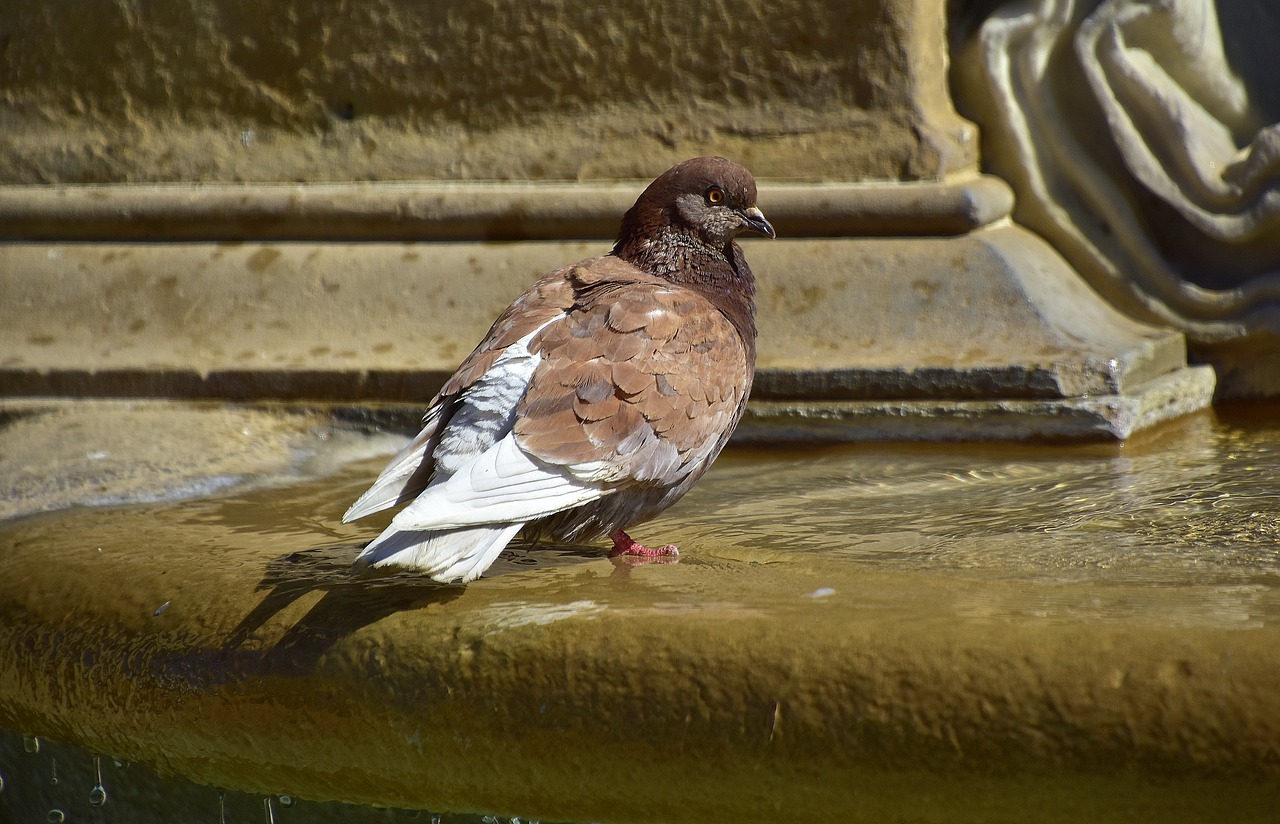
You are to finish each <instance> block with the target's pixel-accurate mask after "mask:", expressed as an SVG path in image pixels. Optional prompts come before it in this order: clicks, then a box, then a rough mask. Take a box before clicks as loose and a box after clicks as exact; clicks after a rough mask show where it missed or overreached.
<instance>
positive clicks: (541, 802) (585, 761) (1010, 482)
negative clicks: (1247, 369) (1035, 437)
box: [0, 402, 1280, 824]
mask: <svg viewBox="0 0 1280 824" xmlns="http://www.w3.org/2000/svg"><path fill="white" fill-rule="evenodd" d="M78 403H79V402H74V403H72V404H70V405H71V406H72V409H71V410H70V412H71V413H73V414H74V413H75V411H76V406H77V405H78ZM98 411H101V410H98ZM117 413H118V414H120V416H121V417H120V418H119V419H118V420H120V421H121V423H122V424H124V423H126V422H127V421H126V418H127V417H128V414H127V413H126V411H125V410H120V409H117ZM129 414H133V415H135V416H136V417H134V418H133V424H134V425H135V426H136V427H137V429H138V430H139V431H146V430H147V429H149V428H151V427H156V428H158V429H161V430H168V429H172V428H174V427H173V426H171V425H170V424H181V425H184V426H188V427H191V428H193V429H199V428H200V427H202V426H209V429H208V430H207V431H205V432H203V433H200V432H193V437H192V438H191V439H190V440H189V441H187V442H185V444H184V443H183V442H176V443H174V444H173V447H172V448H173V450H174V451H175V452H176V453H177V454H175V455H174V456H173V460H174V462H176V463H190V464H198V463H200V462H201V461H202V460H203V457H202V456H201V455H200V454H199V452H200V451H201V450H202V449H204V448H205V447H204V445H205V444H207V443H208V442H209V441H210V440H216V439H218V438H220V437H223V436H222V435H221V434H220V433H221V432H222V425H223V424H222V421H223V418H220V417H216V416H214V417H207V418H203V419H197V418H193V417H192V416H190V415H189V414H188V411H187V410H186V409H185V408H182V407H179V408H177V409H166V407H165V405H163V404H159V405H151V406H150V407H148V408H140V407H138V408H134V409H133V410H131V411H130V412H129ZM169 414H173V418H172V419H171V421H170V424H166V423H165V417H166V416H167V415H169ZM225 414H226V416H227V417H228V418H234V417H235V416H236V415H238V414H240V412H238V411H237V410H226V411H225ZM255 414H257V413H255ZM280 423H281V426H282V427H283V428H289V427H290V426H291V424H290V423H289V421H288V419H286V420H284V421H281V422H280ZM1270 438H1271V439H1270V440H1269V441H1263V442H1258V441H1256V440H1254V441H1252V442H1251V441H1250V435H1249V433H1248V432H1247V430H1241V429H1235V430H1233V431H1223V427H1222V426H1221V425H1219V424H1217V423H1215V422H1214V421H1213V419H1212V417H1211V416H1209V415H1201V416H1195V417H1194V418H1192V419H1191V420H1188V421H1186V422H1184V423H1182V424H1175V425H1174V426H1172V427H1170V428H1168V429H1166V430H1164V431H1163V432H1160V433H1155V434H1153V435H1152V437H1151V438H1149V439H1146V440H1145V441H1144V440H1143V439H1137V440H1136V441H1135V442H1133V443H1130V444H1127V445H1125V446H1124V447H1123V449H1121V448H1119V447H1115V446H1108V447H1099V446H1075V447H1044V446H1042V447H1039V448H1035V449H1028V448H1023V447H1017V446H1012V447H1010V446H999V445H980V446H968V447H962V446H950V447H944V448H939V447H931V448H928V449H927V450H926V449H925V448H921V447H911V448H908V447H897V448H888V447H877V446H874V445H862V446H858V447H856V448H854V449H849V450H837V449H811V450H805V451H802V452H800V453H799V454H797V452H796V451H795V450H787V451H785V452H776V453H772V454H771V453H769V452H767V451H756V450H731V451H730V452H729V453H727V454H726V455H725V456H724V458H723V459H722V460H721V461H720V462H718V463H717V465H716V467H715V468H713V470H712V471H711V472H710V473H709V474H708V475H707V477H706V478H704V480H703V482H702V483H701V484H700V485H699V486H698V487H697V488H696V489H695V490H694V491H693V492H692V493H690V496H689V497H687V498H686V499H685V500H684V501H682V502H681V504H680V505H679V506H678V507H676V508H675V509H673V510H671V511H670V513H669V514H668V515H664V516H663V519H662V520H661V521H660V522H654V523H653V524H650V525H648V526H647V527H646V528H645V531H652V533H654V534H660V535H665V536H666V537H668V538H670V539H672V540H676V541H678V542H679V543H680V544H681V545H682V547H684V549H685V553H684V554H683V555H682V556H681V559H680V562H679V563H677V564H667V565H661V564H655V565H645V566H639V567H631V566H627V565H617V566H615V565H614V564H612V563H611V562H610V561H609V560H608V559H606V558H605V557H604V556H603V548H602V547H561V548H540V549H536V550H525V549H520V550H516V551H512V552H510V553H508V554H507V556H506V557H505V558H504V559H503V560H502V561H500V562H499V564H498V565H496V566H495V568H494V569H493V570H492V574H491V575H490V576H489V577H487V578H485V579H482V580H480V581H478V582H476V583H474V584H472V585H470V586H467V587H457V586H439V585H435V584H433V583H430V582H427V581H424V580H423V579H421V578H420V577H416V576H413V575H409V574H397V575H389V576H367V575H359V574H354V573H353V572H352V570H351V569H350V561H351V559H352V558H353V557H354V555H355V553H356V552H357V550H358V544H359V542H360V541H362V540H365V539H367V538H368V537H369V535H370V534H371V532H372V530H371V529H370V528H368V527H364V526H356V525H342V524H340V523H339V521H338V519H339V517H340V514H341V511H342V510H343V509H344V506H345V502H346V501H349V500H350V499H351V498H352V497H354V495H356V494H358V493H359V491H360V490H362V489H363V488H364V487H365V486H366V485H367V483H368V481H369V478H370V477H371V475H372V474H373V473H376V472H377V471H378V469H379V468H380V467H381V465H382V461H381V460H369V461H364V462H360V463H357V464H353V465H348V466H346V467H344V468H342V469H341V470H340V471H339V472H337V473H335V474H329V475H326V476H325V477H323V478H321V479H319V480H305V479H300V480H298V481H297V482H295V483H294V484H291V485H289V486H285V487H276V488H274V489H272V488H267V489H263V488H257V489H253V490H243V489H242V490H238V491H234V490H233V491H223V492H222V493H220V494H218V495H214V496H209V497H203V498H201V499H199V500H195V501H182V502H177V503H173V502H169V503H166V502H163V501H161V502H143V503H138V504H136V505H134V506H122V507H108V508H88V507H82V508H73V509H68V510H64V511H62V512H55V513H46V514H43V515H39V516H35V517H29V518H25V519H21V520H16V521H4V522H0V727H4V728H6V729H9V730H14V731H18V732H25V733H28V734H36V735H41V736H45V737H48V738H51V739H53V740H57V741H64V742H69V743H73V744H76V745H78V746H80V747H83V748H84V749H85V750H87V751H88V752H91V753H103V754H109V755H114V756H117V757H120V758H125V759H129V760H135V761H141V762H143V763H145V764H147V765H149V766H151V767H153V768H154V769H156V770H158V771H159V772H160V773H162V774H164V775H182V776H185V777H186V778H188V779H191V780H195V781H197V782H200V783H202V784H206V785H208V786H210V787H219V786H222V787H228V788H233V789H238V790H242V791H246V792H253V793H262V794H277V793H289V794H290V795H294V796H300V797H303V798H308V799H315V800H327V799H342V800H346V801H350V802H363V803H370V804H377V805H380V806H384V807H385V806H397V807H405V808H413V809H428V810H436V811H460V810H471V811H483V812H490V813H495V814H503V815H519V816H522V817H533V818H541V819H542V820H557V821H620V822H626V821H631V822H650V821H652V822H666V821H672V820H696V821H755V820H760V821H777V820H781V819H785V820H788V821H815V822H816V821H832V820H842V821H855V822H859V821H866V822H882V821H886V820H907V821H910V820H923V821H945V822H957V821H958V822H966V824H968V823H971V822H972V823H976V822H1001V821H1004V822H1007V821H1009V820H1011V819H1018V820H1023V819H1030V820H1035V821H1049V822H1080V821H1139V820H1169V821H1173V820H1177V821H1193V822H1199V821H1204V822H1213V824H1217V822H1221V821H1232V822H1253V821H1259V822H1262V821H1270V820H1271V819H1272V818H1274V813H1275V805H1276V803H1277V800H1278V793H1280V783H1278V782H1277V777H1278V775H1280V765H1278V764H1277V762H1276V759H1275V756H1274V754H1275V752H1276V751H1277V749H1278V748H1280V692H1278V691H1277V690H1276V689H1275V684H1276V681H1277V678H1280V632H1278V630H1277V626H1276V621H1275V616H1276V615H1277V614H1280V595H1278V593H1280V590H1277V588H1275V587H1273V586H1271V585H1270V582H1271V581H1272V580H1273V579H1274V577H1275V572H1274V570H1275V563H1274V562H1275V547H1276V525H1275V523H1274V519H1272V518H1269V517H1267V512H1266V503H1265V490H1266V485H1267V483H1268V478H1269V477H1271V476H1272V475H1273V474H1274V472H1273V469H1274V466H1275V463H1276V454H1277V453H1276V451H1275V449H1274V445H1275V436H1274V434H1272V435H1271V436H1270ZM334 443H335V442H334V441H325V442H322V443H321V444H320V446H319V448H320V449H321V450H322V451H323V450H324V449H325V448H326V447H327V446H328V445H331V444H334ZM136 445H137V442H135V446H136ZM81 449H82V447H81V445H80V444H78V443H76V442H74V440H73V439H72V438H64V439H62V440H61V441H60V443H59V444H55V447H54V449H53V452H52V454H51V457H52V458H58V457H61V458H71V459H75V458H78V456H79V453H80V450H81ZM1242 451H1243V454H1242ZM140 454H142V453H140ZM240 457H244V456H243V455H241V456H240ZM57 465H58V464H57V463H56V462H51V463H50V464H49V465H48V466H49V467H50V469H51V470H54V471H56V466H57ZM253 466H259V464H255V463H253V462H252V461H250V463H248V464H246V467H253ZM4 469H5V468H3V467H0V471H4ZM56 477H57V476H56V475H51V476H50V479H51V480H55V479H56ZM1117 501H1122V502H1123V507H1120V506H1118V505H1117ZM12 740H13V739H12V738H7V737H0V764H3V765H4V772H5V776H4V777H5V779H6V782H10V781H13V782H14V783H12V784H10V783H7V785H6V787H5V791H4V795H3V796H2V797H0V816H4V815H5V814H6V812H8V811H9V810H10V809H14V807H9V806H8V805H10V804H13V805H15V807H16V805H17V804H18V803H20V802H18V800H17V799H19V798H27V797H30V795H31V794H32V792H31V791H32V788H31V787H28V786H19V785H18V784H17V783H16V782H17V781H18V780H21V779H23V778H26V777H27V776H29V775H30V774H31V773H30V771H28V770H26V769H25V768H19V767H18V766H13V767H11V766H10V764H11V763H12V762H10V760H9V759H10V758H12V757H14V756H15V755H16V756H17V757H21V756H22V753H21V752H17V753H14V752H13V751H12V750H9V749H6V748H5V746H4V744H5V743H6V741H12ZM56 752H57V754H58V757H59V758H61V757H62V755H63V753H62V752H61V751H56ZM67 757H68V758H70V757H72V755H71V754H67ZM41 765H42V767H44V771H43V773H38V775H39V777H40V778H41V783H42V789H41V791H39V792H37V793H34V794H35V795H36V797H37V798H41V797H48V796H49V795H56V793H57V792H61V791H65V792H74V793H76V794H77V795H79V796H80V797H84V795H85V794H87V792H88V790H89V787H90V786H91V784H90V783H88V782H83V783H77V784H70V783H69V782H71V781H73V780H75V781H79V780H80V778H81V777H82V776H83V775H84V764H83V762H82V761H81V762H78V763H77V764H75V765H74V768H71V767H72V765H70V764H68V765H65V766H67V767H68V769H67V771H66V772H65V773H62V767H63V766H64V765H62V764H61V762H60V764H59V773H60V774H62V775H64V779H65V782H64V783H63V784H61V785H59V788H53V787H51V786H50V785H49V782H48V777H49V767H48V762H47V761H45V762H41ZM108 779H109V782H113V783H109V784H108V788H109V789H111V790H112V791H113V792H114V793H115V795H113V800H112V802H111V803H112V805H113V806H111V807H110V808H108V809H109V811H110V812H111V813H112V815H113V817H124V818H127V819H128V820H129V821H141V822H151V821H172V820H173V819H174V817H175V814H176V813H189V814H190V817H194V818H199V817H207V818H210V819H212V820H217V815H216V809H217V807H216V793H215V792H214V791H212V790H210V791H208V792H206V793H204V794H203V795H198V794H196V793H194V792H192V788H191V787H190V785H178V786H177V787H175V786H174V785H166V784H159V783H157V782H148V783H147V785H146V786H148V787H150V788H152V789H154V791H155V795H154V796H149V795H145V794H143V795H139V794H137V793H134V794H133V795H132V796H131V795H130V793H128V792H126V790H127V789H128V787H127V785H128V782H129V781H130V778H129V776H128V774H127V773H125V774H115V775H114V776H113V775H112V774H110V773H109V775H108ZM135 789H136V788H135ZM10 799H13V801H10ZM130 802H131V803H132V804H134V805H136V806H133V807H131V806H126V804H127V803H130ZM183 803H191V804H193V805H194V806H193V807H178V808H177V809H175V808H174V806H172V805H173V804H179V805H181V804H183ZM16 809H17V810H20V811H21V814H15V815H13V816H12V818H14V820H28V819H30V818H32V817H34V816H32V815H31V814H30V813H31V812H34V811H38V808H32V807H25V806H24V807H16ZM241 809H243V807H236V808H231V809H230V812H231V813H234V814H238V811H239V810H241ZM258 810H261V805H259V806H258ZM277 812H278V813H279V812H280V811H279V810H278V809H277ZM166 816H167V817H166ZM242 817H243V816H242ZM230 818H231V816H229V820H230ZM369 818H370V819H374V816H372V815H370V816H369ZM283 819H284V816H283V815H281V817H280V819H279V820H283ZM351 820H356V821H363V820H366V819H364V818H356V817H353V818H352V819H351Z"/></svg>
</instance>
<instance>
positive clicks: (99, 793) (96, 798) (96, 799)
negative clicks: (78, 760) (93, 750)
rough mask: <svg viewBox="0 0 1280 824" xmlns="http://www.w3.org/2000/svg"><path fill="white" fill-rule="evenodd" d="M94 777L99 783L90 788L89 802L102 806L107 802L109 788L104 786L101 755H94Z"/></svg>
mask: <svg viewBox="0 0 1280 824" xmlns="http://www.w3.org/2000/svg"><path fill="white" fill-rule="evenodd" d="M93 779H94V781H96V782H98V783H96V784H94V786H93V789H92V790H89V803H90V804H92V805H93V806H95V807H101V806H102V805H103V804H106V803H107V788H106V787H104V786H102V756H100V755H95V756H94V757H93Z"/></svg>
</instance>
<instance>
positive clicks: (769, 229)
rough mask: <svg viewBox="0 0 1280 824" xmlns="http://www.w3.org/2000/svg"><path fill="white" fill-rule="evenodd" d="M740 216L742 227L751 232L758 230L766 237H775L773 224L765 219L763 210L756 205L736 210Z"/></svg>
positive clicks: (776, 234)
mask: <svg viewBox="0 0 1280 824" xmlns="http://www.w3.org/2000/svg"><path fill="white" fill-rule="evenodd" d="M738 214H739V215H741V216H742V228H744V229H750V230H751V231H753V232H759V233H760V234H762V235H764V236H765V237H767V238H775V237H777V236H778V233H777V232H775V231H774V230H773V224H771V223H770V222H769V221H767V220H765V217H764V212H762V211H760V209H759V208H758V207H756V206H752V207H751V208H749V209H743V210H742V211H740V212H738Z"/></svg>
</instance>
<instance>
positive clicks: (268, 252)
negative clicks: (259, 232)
mask: <svg viewBox="0 0 1280 824" xmlns="http://www.w3.org/2000/svg"><path fill="white" fill-rule="evenodd" d="M279 257H280V250H279V249H272V248H270V247H263V248H261V249H259V250H258V251H256V252H254V253H253V254H252V255H249V259H248V260H246V261H245V265H246V266H248V267H249V271H251V272H253V273H254V274H255V275H260V274H262V273H263V272H265V271H266V270H267V269H268V268H269V267H270V266H271V264H273V263H275V262H276V260H277V259H279Z"/></svg>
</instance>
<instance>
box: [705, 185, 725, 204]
mask: <svg viewBox="0 0 1280 824" xmlns="http://www.w3.org/2000/svg"><path fill="white" fill-rule="evenodd" d="M707 202H708V203H710V204H711V205H712V206H715V205H717V204H720V203H724V189H721V188H720V187H719V186H712V187H711V188H710V189H707Z"/></svg>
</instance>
